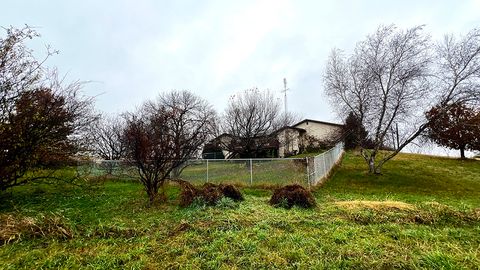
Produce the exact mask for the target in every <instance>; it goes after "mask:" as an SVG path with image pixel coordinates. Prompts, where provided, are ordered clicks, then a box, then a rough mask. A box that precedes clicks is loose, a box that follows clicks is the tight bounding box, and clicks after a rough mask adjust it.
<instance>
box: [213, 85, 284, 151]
mask: <svg viewBox="0 0 480 270" xmlns="http://www.w3.org/2000/svg"><path fill="white" fill-rule="evenodd" d="M282 125H283V119H281V113H280V103H279V101H278V100H277V99H275V98H274V96H273V94H272V93H271V92H270V91H268V90H267V91H260V90H258V89H256V88H254V89H249V90H245V91H243V92H241V93H240V94H237V95H234V96H232V97H231V98H230V102H229V103H228V105H227V108H226V110H225V113H224V115H223V122H222V128H223V131H224V132H225V133H227V134H228V135H229V137H228V138H227V139H225V140H223V141H222V142H220V143H221V144H222V148H225V149H227V150H228V151H229V152H230V153H232V155H240V156H242V157H256V156H258V155H260V154H261V153H262V152H263V151H264V150H265V149H266V148H267V147H268V146H270V145H272V144H274V143H275V138H274V137H273V136H271V135H272V133H273V132H274V131H276V130H277V129H278V128H279V127H281V126H282Z"/></svg>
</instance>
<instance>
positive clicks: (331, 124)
mask: <svg viewBox="0 0 480 270" xmlns="http://www.w3.org/2000/svg"><path fill="white" fill-rule="evenodd" d="M305 122H307V123H308V122H312V123H318V124H324V125H329V126H336V127H343V125H342V124H336V123H330V122H324V121H318V120H312V119H304V120H302V121H300V122H298V123H296V124H295V125H293V126H292V127H296V126H298V125H300V124H303V123H305Z"/></svg>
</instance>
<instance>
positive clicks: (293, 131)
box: [276, 119, 343, 157]
mask: <svg viewBox="0 0 480 270" xmlns="http://www.w3.org/2000/svg"><path fill="white" fill-rule="evenodd" d="M342 127H343V125H340V124H335V123H329V122H324V121H318V120H312V119H305V120H302V121H300V122H298V123H297V124H295V125H293V126H287V127H283V128H281V129H279V130H278V131H277V132H276V137H277V139H278V142H279V148H278V156H279V157H286V156H290V155H296V154H299V153H302V152H304V151H305V150H308V149H315V148H321V147H322V146H324V145H325V144H328V143H331V142H332V141H335V140H336V139H337V137H338V134H340V132H341V129H342Z"/></svg>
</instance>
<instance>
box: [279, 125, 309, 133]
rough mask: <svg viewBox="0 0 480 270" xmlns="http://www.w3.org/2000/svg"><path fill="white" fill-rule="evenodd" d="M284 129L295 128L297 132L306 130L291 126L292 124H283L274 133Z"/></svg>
mask: <svg viewBox="0 0 480 270" xmlns="http://www.w3.org/2000/svg"><path fill="white" fill-rule="evenodd" d="M284 129H293V130H297V131H299V132H307V131H306V130H305V129H303V128H297V127H293V126H283V127H281V128H280V129H278V130H277V131H275V133H278V132H280V131H282V130H284Z"/></svg>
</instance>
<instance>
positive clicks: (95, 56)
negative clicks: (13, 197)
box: [0, 0, 480, 122]
mask: <svg viewBox="0 0 480 270" xmlns="http://www.w3.org/2000/svg"><path fill="white" fill-rule="evenodd" d="M1 7H2V12H1V13H2V15H1V16H0V26H3V27H7V26H10V25H13V26H16V27H21V26H22V25H24V24H28V25H31V26H35V27H37V28H38V31H39V32H40V33H41V35H42V38H41V40H39V41H37V42H35V43H33V44H31V46H32V47H33V48H35V49H36V50H37V52H39V51H42V46H43V44H45V43H48V44H50V45H52V46H53V47H54V48H55V49H58V50H60V54H59V55H56V56H54V57H52V58H51V59H50V60H49V61H48V65H50V66H57V67H58V68H59V70H60V72H61V73H68V78H69V79H71V80H76V79H80V80H84V81H92V82H91V83H89V84H88V85H87V86H85V89H84V90H85V92H86V93H87V94H89V95H98V97H97V99H96V100H97V102H96V104H97V108H99V109H100V110H102V111H106V112H112V113H117V112H123V111H125V110H132V109H134V108H135V106H137V105H139V104H140V103H141V102H142V101H144V100H146V99H149V98H153V97H155V96H156V95H158V93H160V92H162V91H168V90H171V89H178V90H182V89H187V90H191V91H193V92H195V93H196V94H198V95H200V96H202V97H203V98H205V99H207V100H208V101H210V103H212V104H213V105H214V106H215V108H216V109H217V110H218V111H219V112H222V110H223V109H224V107H225V104H226V103H227V102H228V98H229V97H230V96H231V95H232V94H234V93H235V92H238V91H241V90H244V89H248V88H253V87H258V88H259V89H270V90H272V91H274V92H275V93H276V94H277V95H278V98H279V99H280V100H281V101H282V102H283V96H282V94H281V93H280V90H281V89H282V88H283V78H286V79H287V81H288V87H289V88H290V89H291V91H290V92H288V107H289V110H291V111H295V112H297V113H299V114H301V115H303V116H304V117H305V118H312V119H317V120H323V121H334V122H341V119H337V118H336V115H335V114H334V113H333V110H332V108H331V105H330V104H328V102H327V101H326V98H325V97H324V95H323V83H322V72H323V70H324V68H325V64H326V59H327V56H328V54H329V53H330V51H331V50H332V48H334V47H337V48H340V49H343V50H345V51H347V52H351V50H352V48H353V47H354V46H355V43H356V42H358V41H360V40H362V39H364V37H365V36H366V35H367V34H369V33H371V32H373V31H375V29H376V28H377V27H378V26H379V25H380V24H391V23H394V24H396V25H397V26H399V27H401V28H405V27H412V26H415V25H423V24H425V25H426V27H425V29H426V31H427V32H429V33H431V35H432V38H433V39H440V38H442V36H443V35H444V34H446V33H458V34H461V33H465V32H467V31H469V30H470V29H472V28H474V27H478V26H480V15H479V14H480V0H470V1H467V0H465V1H464V0H462V1H453V0H452V1H438V0H437V1H418V0H417V1H406V0H403V1H385V0H380V1H353V0H351V1H339V0H335V1H333V0H332V1H300V0H295V1H288V0H272V1H270V0H265V1H247V0H242V1H226V0H219V1H200V0H192V1H179V0H176V1H173V0H172V1H155V0H145V1H142V0H136V1H98V0H94V1H87V0H81V1H75V0H72V1H65V0H59V1H54V0H48V1H47V0H44V1H41V0H36V1H34V0H31V1H22V0H15V1H13V0H10V1H3V2H2V5H1ZM2 35H3V33H2Z"/></svg>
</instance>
